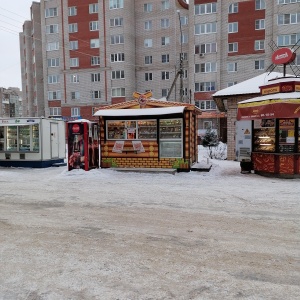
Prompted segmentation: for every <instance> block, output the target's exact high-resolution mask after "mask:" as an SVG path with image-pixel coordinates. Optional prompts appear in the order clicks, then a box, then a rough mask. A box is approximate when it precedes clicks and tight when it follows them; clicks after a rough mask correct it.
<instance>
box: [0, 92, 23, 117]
mask: <svg viewBox="0 0 300 300" xmlns="http://www.w3.org/2000/svg"><path fill="white" fill-rule="evenodd" d="M0 99H1V101H0V118H18V117H21V116H22V97H21V92H20V89H19V88H16V87H9V88H7V89H6V88H2V87H0Z"/></svg>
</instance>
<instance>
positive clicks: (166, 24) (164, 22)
mask: <svg viewBox="0 0 300 300" xmlns="http://www.w3.org/2000/svg"><path fill="white" fill-rule="evenodd" d="M169 27H170V19H168V18H163V19H161V20H160V28H163V29H165V28H169Z"/></svg>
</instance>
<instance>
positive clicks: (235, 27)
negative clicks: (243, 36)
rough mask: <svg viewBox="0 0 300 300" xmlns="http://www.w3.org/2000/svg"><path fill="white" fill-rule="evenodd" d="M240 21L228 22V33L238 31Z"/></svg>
mask: <svg viewBox="0 0 300 300" xmlns="http://www.w3.org/2000/svg"><path fill="white" fill-rule="evenodd" d="M238 28H239V27H238V22H232V23H228V33H234V32H238Z"/></svg>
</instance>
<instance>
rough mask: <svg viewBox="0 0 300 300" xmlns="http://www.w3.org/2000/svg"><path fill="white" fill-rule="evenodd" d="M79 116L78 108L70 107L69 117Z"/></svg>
mask: <svg viewBox="0 0 300 300" xmlns="http://www.w3.org/2000/svg"><path fill="white" fill-rule="evenodd" d="M79 116H80V108H79V107H71V117H79Z"/></svg>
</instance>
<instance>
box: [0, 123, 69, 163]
mask: <svg viewBox="0 0 300 300" xmlns="http://www.w3.org/2000/svg"><path fill="white" fill-rule="evenodd" d="M65 156H66V130H65V122H64V121H62V120H56V119H47V118H9V119H1V118H0V166H3V167H29V168H45V167H50V166H52V165H53V164H57V163H63V162H64V159H65Z"/></svg>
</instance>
